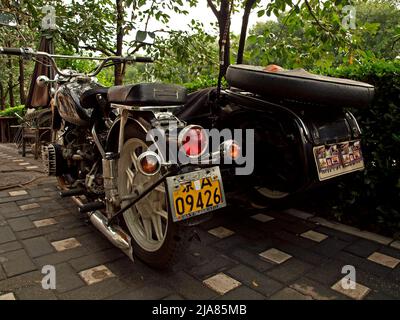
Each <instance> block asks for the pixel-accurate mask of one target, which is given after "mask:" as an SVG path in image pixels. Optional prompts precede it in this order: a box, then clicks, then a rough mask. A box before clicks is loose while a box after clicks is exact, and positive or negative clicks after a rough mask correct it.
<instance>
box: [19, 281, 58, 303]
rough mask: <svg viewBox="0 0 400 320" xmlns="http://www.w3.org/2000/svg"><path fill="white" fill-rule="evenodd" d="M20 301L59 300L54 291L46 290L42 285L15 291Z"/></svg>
mask: <svg viewBox="0 0 400 320" xmlns="http://www.w3.org/2000/svg"><path fill="white" fill-rule="evenodd" d="M15 295H16V296H17V297H18V300H57V297H56V295H55V294H54V292H53V291H52V290H50V289H49V290H45V289H43V288H42V286H41V285H40V284H36V285H33V286H29V287H23V288H19V289H17V290H15Z"/></svg>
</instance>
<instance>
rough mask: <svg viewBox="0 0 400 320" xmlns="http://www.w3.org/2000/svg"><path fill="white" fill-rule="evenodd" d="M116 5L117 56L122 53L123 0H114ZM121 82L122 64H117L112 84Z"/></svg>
mask: <svg viewBox="0 0 400 320" xmlns="http://www.w3.org/2000/svg"><path fill="white" fill-rule="evenodd" d="M116 5H117V51H116V53H117V56H121V55H122V47H123V41H124V29H123V27H124V5H123V0H116ZM122 82H123V73H122V65H121V64H117V65H116V66H115V67H114V84H115V85H116V86H117V85H121V84H122Z"/></svg>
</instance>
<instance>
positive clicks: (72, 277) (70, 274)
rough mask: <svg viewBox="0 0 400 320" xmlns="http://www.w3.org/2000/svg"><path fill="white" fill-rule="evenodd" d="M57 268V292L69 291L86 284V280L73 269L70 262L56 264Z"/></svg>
mask: <svg viewBox="0 0 400 320" xmlns="http://www.w3.org/2000/svg"><path fill="white" fill-rule="evenodd" d="M55 268H56V277H57V283H56V290H57V292H59V293H63V292H67V291H70V290H74V289H77V288H80V287H82V286H84V285H85V282H84V281H83V280H82V279H81V278H80V277H79V275H78V274H77V273H76V271H75V270H74V269H72V268H71V266H70V265H69V264H68V263H61V264H58V265H56V266H55Z"/></svg>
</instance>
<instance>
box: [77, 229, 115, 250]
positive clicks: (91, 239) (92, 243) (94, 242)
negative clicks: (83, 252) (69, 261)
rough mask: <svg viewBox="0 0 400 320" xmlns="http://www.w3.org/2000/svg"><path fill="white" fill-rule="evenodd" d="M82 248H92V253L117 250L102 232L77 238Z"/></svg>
mask: <svg viewBox="0 0 400 320" xmlns="http://www.w3.org/2000/svg"><path fill="white" fill-rule="evenodd" d="M77 240H78V241H79V243H81V245H82V246H85V247H88V248H90V250H91V252H97V251H102V250H105V249H109V248H115V247H114V246H113V245H112V243H111V242H110V241H108V240H107V239H106V238H105V237H104V236H103V235H102V234H101V233H100V232H91V233H86V234H84V235H80V236H78V237H77Z"/></svg>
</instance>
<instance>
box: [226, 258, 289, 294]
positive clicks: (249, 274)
mask: <svg viewBox="0 0 400 320" xmlns="http://www.w3.org/2000/svg"><path fill="white" fill-rule="evenodd" d="M226 273H227V274H228V275H230V276H232V277H233V278H234V279H237V280H239V281H240V282H241V283H243V284H245V285H246V286H248V287H249V288H251V289H252V290H255V291H258V292H259V293H261V294H263V295H264V296H271V295H272V294H274V293H275V292H277V291H278V290H280V289H282V288H283V287H284V285H283V284H281V283H279V282H278V281H276V280H274V279H272V278H270V277H267V276H266V275H264V274H262V273H260V272H257V271H255V270H253V269H251V268H249V267H247V266H243V265H238V266H236V267H234V268H232V269H229V270H227V271H226Z"/></svg>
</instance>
